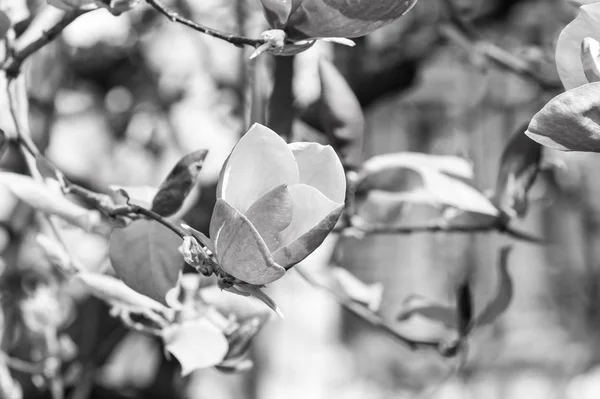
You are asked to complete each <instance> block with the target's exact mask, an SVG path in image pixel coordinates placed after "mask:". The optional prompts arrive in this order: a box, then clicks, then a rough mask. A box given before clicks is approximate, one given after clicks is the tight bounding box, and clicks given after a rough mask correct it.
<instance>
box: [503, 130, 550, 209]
mask: <svg viewBox="0 0 600 399" xmlns="http://www.w3.org/2000/svg"><path fill="white" fill-rule="evenodd" d="M526 130H527V125H525V126H522V127H521V128H520V129H519V130H517V131H516V132H515V134H514V135H513V136H512V137H511V138H510V140H509V141H508V144H507V145H506V147H505V148H504V151H503V152H502V157H501V159H500V168H499V170H498V178H497V180H496V189H495V192H494V199H493V201H494V203H495V204H496V205H497V206H498V207H499V208H500V209H502V210H503V211H504V212H506V214H508V215H509V216H511V217H512V216H518V217H523V216H525V213H526V212H527V205H528V201H527V193H528V192H529V189H530V188H531V186H532V185H533V183H534V181H535V178H536V177H537V175H538V172H539V171H540V164H541V160H542V146H541V145H540V144H539V143H537V142H536V141H533V140H531V139H530V138H529V137H527V136H526V135H525V134H524V132H525V131H526Z"/></svg>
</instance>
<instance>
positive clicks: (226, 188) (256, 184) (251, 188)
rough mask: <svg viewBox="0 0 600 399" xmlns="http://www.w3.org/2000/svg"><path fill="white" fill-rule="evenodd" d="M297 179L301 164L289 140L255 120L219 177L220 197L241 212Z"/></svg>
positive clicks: (294, 182)
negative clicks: (272, 191) (289, 144)
mask: <svg viewBox="0 0 600 399" xmlns="http://www.w3.org/2000/svg"><path fill="white" fill-rule="evenodd" d="M297 182H298V167H297V166H296V160H295V159H294V154H292V151H291V150H290V149H289V148H288V146H287V144H286V142H285V141H284V140H283V139H282V138H281V137H279V136H278V135H277V133H275V132H274V131H272V130H271V129H269V128H267V127H265V126H263V125H260V124H257V123H255V124H254V125H252V127H251V128H250V130H248V133H246V134H245V135H244V137H242V138H241V139H240V141H239V142H238V143H237V145H236V146H235V148H234V149H233V151H232V152H231V155H229V158H228V159H227V161H226V162H225V165H224V166H223V169H222V171H221V176H220V177H219V185H218V187H217V198H223V199H224V200H226V201H227V202H228V203H229V204H230V205H231V206H233V207H234V208H235V209H237V210H238V211H240V212H242V213H246V211H247V210H248V208H250V206H251V205H252V204H253V203H254V202H256V201H257V200H258V199H259V198H260V197H262V196H263V195H265V194H266V193H268V192H269V191H271V190H272V189H274V188H275V187H277V186H280V185H282V184H296V183H297Z"/></svg>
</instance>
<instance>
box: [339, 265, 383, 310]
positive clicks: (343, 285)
mask: <svg viewBox="0 0 600 399" xmlns="http://www.w3.org/2000/svg"><path fill="white" fill-rule="evenodd" d="M331 275H332V278H333V280H334V284H337V286H338V287H339V288H338V290H339V291H341V292H343V293H344V295H345V296H347V297H348V298H350V299H352V300H353V301H355V302H358V303H361V304H363V305H365V306H367V307H368V308H369V309H370V310H371V311H373V312H377V311H378V310H379V306H380V305H381V298H382V295H383V285H382V284H381V283H377V284H370V285H369V284H365V283H363V282H362V281H361V280H359V279H358V278H357V277H356V276H355V275H353V274H352V273H350V272H349V271H348V270H346V269H342V268H341V267H334V268H332V269H331Z"/></svg>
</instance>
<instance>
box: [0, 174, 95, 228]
mask: <svg viewBox="0 0 600 399" xmlns="http://www.w3.org/2000/svg"><path fill="white" fill-rule="evenodd" d="M0 184H2V185H4V186H5V187H6V188H7V189H8V190H10V191H11V192H12V193H13V194H14V195H15V196H17V197H18V198H19V199H20V200H21V201H23V202H25V203H27V204H29V205H30V206H31V207H33V208H34V209H36V210H38V211H41V212H44V213H46V214H48V215H56V216H58V217H60V218H62V219H64V220H66V221H67V222H69V223H71V224H73V225H75V226H78V227H80V228H82V229H83V230H85V231H87V232H92V231H98V232H101V231H103V230H104V229H103V226H102V224H101V217H100V214H99V212H98V211H90V210H88V209H85V208H83V207H81V206H79V205H77V204H74V203H73V202H71V201H69V200H68V199H66V198H65V197H64V196H63V195H62V194H59V193H57V192H54V191H52V190H51V189H50V188H49V187H47V186H46V185H45V184H43V183H40V182H37V181H35V180H33V179H32V178H31V177H28V176H23V175H18V174H16V173H11V172H0Z"/></svg>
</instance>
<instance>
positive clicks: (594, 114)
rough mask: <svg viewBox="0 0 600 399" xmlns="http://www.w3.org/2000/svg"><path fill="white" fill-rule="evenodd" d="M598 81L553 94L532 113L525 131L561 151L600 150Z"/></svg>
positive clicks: (599, 83)
mask: <svg viewBox="0 0 600 399" xmlns="http://www.w3.org/2000/svg"><path fill="white" fill-rule="evenodd" d="M599 92H600V82H596V83H588V84H585V85H583V86H580V87H577V88H575V89H572V90H569V91H566V92H565V93H562V94H559V95H558V96H556V97H554V98H553V99H552V100H550V101H549V102H548V104H546V105H545V106H544V108H542V110H541V111H540V112H538V113H537V114H535V115H534V117H533V119H532V120H531V123H530V124H529V127H528V128H527V131H526V132H525V134H527V135H528V136H529V137H530V138H531V139H533V140H535V141H537V142H538V143H540V144H542V145H544V146H546V147H549V148H553V149H555V150H561V151H587V152H600V96H599V95H598V93H599Z"/></svg>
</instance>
